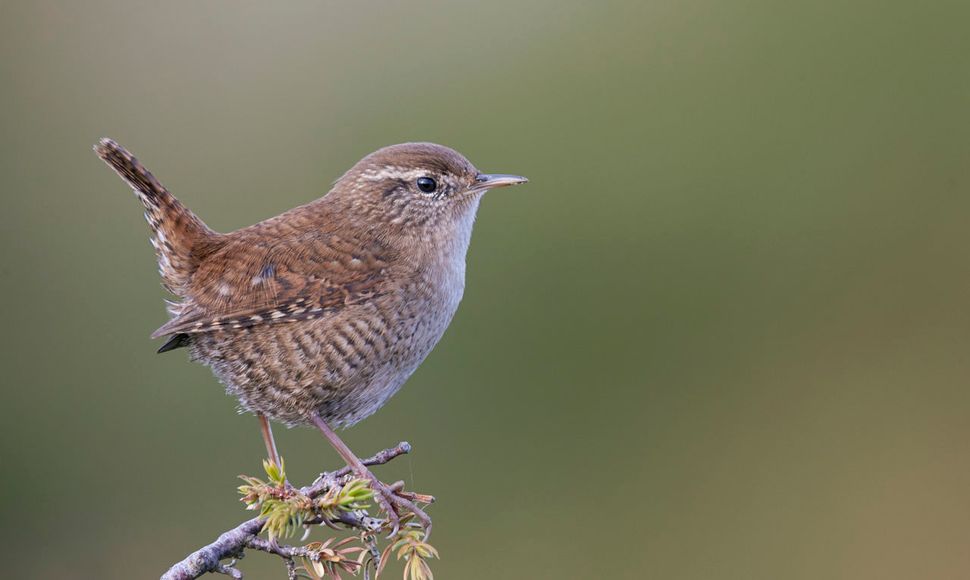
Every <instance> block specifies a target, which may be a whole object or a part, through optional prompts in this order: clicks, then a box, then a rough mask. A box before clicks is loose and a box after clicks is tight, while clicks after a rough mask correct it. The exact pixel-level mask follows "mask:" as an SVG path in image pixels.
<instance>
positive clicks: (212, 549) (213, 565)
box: [161, 441, 411, 580]
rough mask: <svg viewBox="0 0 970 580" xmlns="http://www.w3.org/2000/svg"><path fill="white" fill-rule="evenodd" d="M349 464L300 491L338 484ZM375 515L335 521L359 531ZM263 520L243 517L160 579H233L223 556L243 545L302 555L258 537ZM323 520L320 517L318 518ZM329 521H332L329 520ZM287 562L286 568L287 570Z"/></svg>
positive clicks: (406, 447) (391, 453) (387, 457)
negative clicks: (215, 575) (222, 576)
mask: <svg viewBox="0 0 970 580" xmlns="http://www.w3.org/2000/svg"><path fill="white" fill-rule="evenodd" d="M410 451H411V445H410V444H409V443H407V442H406V441H402V442H401V443H398V444H397V446H396V447H391V448H389V449H385V450H383V451H381V452H380V453H378V454H376V455H374V456H373V457H370V458H368V459H364V460H363V463H364V465H383V464H385V463H387V462H389V461H391V460H392V459H394V458H395V457H398V456H399V455H404V454H406V453H409V452H410ZM350 473H351V470H350V468H349V467H344V468H341V469H338V470H336V471H331V472H325V473H322V474H320V477H318V478H317V479H316V481H314V482H313V484H311V485H309V486H306V487H303V488H301V490H300V491H301V492H302V493H304V494H306V495H307V496H309V497H310V498H316V497H318V496H320V495H323V494H324V493H326V492H327V491H328V490H329V489H330V488H332V487H334V486H337V485H339V484H340V483H339V482H340V479H341V478H344V477H346V476H348V475H350ZM380 521H381V520H378V519H377V518H372V517H369V516H367V515H366V514H365V513H364V512H342V513H340V514H339V517H338V519H337V520H336V522H337V523H342V524H344V525H346V526H349V527H353V528H358V529H360V530H363V531H368V532H369V531H373V529H374V526H375V525H378V522H380ZM265 522H266V520H265V519H264V518H253V519H251V520H247V521H245V522H243V523H241V524H239V525H238V526H236V527H235V528H233V529H231V530H229V531H227V532H225V533H223V534H222V535H220V536H219V537H218V538H216V540H215V541H214V542H212V543H211V544H209V545H207V546H204V547H202V548H200V549H198V550H196V551H195V552H192V553H191V554H189V555H188V556H187V557H186V558H185V559H184V560H182V561H181V562H178V563H177V564H175V565H174V566H172V567H171V568H169V569H168V571H167V572H165V573H164V574H162V577H161V580H193V579H195V578H198V577H199V576H202V575H203V574H207V573H210V572H214V573H219V574H226V575H227V576H230V577H232V578H235V579H241V578H242V577H243V576H242V572H240V571H239V570H238V569H237V568H235V566H234V563H230V564H222V563H221V562H222V560H225V559H226V558H241V557H242V556H243V551H244V550H245V549H246V548H253V549H256V550H262V551H264V552H270V553H273V554H276V555H278V556H281V557H282V558H284V559H289V560H290V561H291V562H292V559H293V558H294V557H298V556H302V555H304V553H303V552H301V551H302V550H303V549H302V548H296V547H292V546H275V547H274V546H273V545H272V544H271V542H267V541H265V540H262V539H260V538H259V537H258V536H259V532H260V531H261V530H262V529H263V524H264V523H265ZM307 523H325V522H323V521H322V520H321V521H318V522H307ZM330 523H331V524H332V523H333V522H330ZM290 566H291V565H290V564H287V569H288V570H290Z"/></svg>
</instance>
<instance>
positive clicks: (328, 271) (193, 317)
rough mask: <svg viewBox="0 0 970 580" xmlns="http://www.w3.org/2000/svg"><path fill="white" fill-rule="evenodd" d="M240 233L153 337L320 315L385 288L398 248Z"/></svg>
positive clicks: (314, 235) (210, 261) (201, 271)
mask: <svg viewBox="0 0 970 580" xmlns="http://www.w3.org/2000/svg"><path fill="white" fill-rule="evenodd" d="M240 233H241V234H242V235H240V236H237V237H234V238H233V239H231V240H230V241H229V242H228V243H227V244H226V245H225V246H223V247H222V248H220V249H219V250H218V251H217V252H215V253H214V254H213V255H211V256H209V257H207V259H206V260H205V261H204V262H203V263H202V264H201V265H200V267H199V268H198V270H197V271H196V272H195V274H194V275H193V277H192V281H191V283H190V285H189V291H188V293H187V295H186V299H185V301H184V302H183V303H181V304H177V305H175V308H174V311H175V313H176V314H175V316H174V318H172V319H171V320H170V321H168V322H167V323H166V324H165V325H163V326H162V327H160V328H159V329H158V330H156V331H155V332H154V333H152V337H159V336H164V335H170V334H194V333H200V332H211V331H215V330H226V329H242V328H249V327H252V326H256V325H261V324H276V323H285V322H290V321H297V320H306V319H313V318H318V317H322V316H325V315H327V314H329V313H332V312H334V311H336V310H339V309H341V308H345V307H347V306H350V305H352V304H359V303H361V302H365V301H367V300H370V299H372V298H374V297H375V296H377V295H379V294H382V293H383V292H384V289H385V285H386V284H385V283H386V281H387V274H386V269H387V266H388V264H389V262H390V260H391V254H390V252H389V251H388V249H387V247H386V246H384V245H383V244H381V243H380V242H378V241H377V240H367V241H362V240H359V239H347V238H345V237H341V236H337V235H335V234H328V233H323V232H309V233H304V234H300V235H292V234H288V235H281V236H280V237H278V238H274V237H273V236H267V235H265V232H263V235H258V234H259V232H253V233H254V234H257V235H247V232H245V231H242V232H240Z"/></svg>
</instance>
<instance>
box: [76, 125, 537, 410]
mask: <svg viewBox="0 0 970 580" xmlns="http://www.w3.org/2000/svg"><path fill="white" fill-rule="evenodd" d="M95 149H96V151H97V153H98V155H99V156H100V157H101V158H102V159H104V160H105V161H106V162H107V163H108V164H109V165H110V166H111V167H112V168H113V169H115V171H117V172H118V173H119V174H120V175H121V176H122V177H123V178H124V179H125V180H126V181H127V182H128V183H129V185H131V187H132V188H133V189H134V190H135V192H136V194H137V195H138V197H139V198H140V199H141V201H142V202H143V204H144V205H145V207H146V217H147V219H148V221H149V224H150V225H151V228H152V232H153V236H152V244H153V246H155V249H156V253H157V256H158V263H159V270H160V272H161V275H162V279H163V283H164V285H165V287H166V288H168V289H169V290H170V291H171V292H172V293H173V294H175V295H176V297H177V298H178V301H176V302H172V303H170V308H169V311H170V313H171V315H172V318H171V320H170V321H169V322H168V323H166V324H165V325H163V326H162V327H161V328H159V329H158V330H157V331H156V332H155V333H154V334H153V336H155V337H158V336H168V337H170V340H169V342H168V343H167V344H166V345H165V346H164V347H163V348H162V350H163V351H164V350H171V349H173V348H178V347H182V346H185V347H188V348H189V349H190V351H191V354H192V357H193V358H194V359H195V360H198V361H199V362H202V363H204V364H206V365H208V366H210V367H211V368H212V369H213V371H214V372H215V374H216V376H218V377H219V379H220V380H221V381H222V382H223V383H224V384H225V385H226V387H227V390H228V391H229V393H231V394H232V395H234V396H236V397H238V399H239V401H240V403H241V405H242V407H243V408H244V409H246V410H249V411H253V412H255V413H258V414H263V415H266V416H268V417H270V418H272V419H275V420H278V421H281V422H284V423H287V424H289V425H295V424H304V423H310V422H312V421H311V418H312V417H313V416H314V415H316V416H319V417H321V418H322V419H324V421H326V422H327V423H328V424H331V425H337V426H349V425H353V424H354V423H356V422H358V421H360V420H361V419H363V418H364V417H367V416H368V415H370V414H371V413H373V412H374V411H376V410H377V409H379V408H380V407H381V406H382V405H383V404H384V403H385V402H386V401H387V400H388V398H390V397H391V396H392V395H393V394H394V393H395V392H396V391H397V390H398V388H400V387H401V385H402V384H403V383H404V382H405V381H406V380H407V378H408V377H409V376H410V375H411V374H412V373H413V372H414V370H415V369H416V368H417V366H418V365H419V364H420V363H421V361H423V360H424V358H425V357H426V356H427V355H428V353H429V352H430V351H431V349H432V348H433V347H434V345H435V344H436V343H437V342H438V340H439V339H440V338H441V335H442V334H443V333H444V331H445V329H446V328H447V326H448V324H449V322H450V321H451V318H452V315H453V314H454V313H455V310H456V309H457V307H458V303H459V301H460V300H461V296H462V291H463V288H464V275H465V253H466V250H467V248H468V243H469V239H470V236H471V231H472V222H473V221H474V217H475V212H476V210H477V208H478V204H479V201H480V199H481V196H482V194H483V193H484V192H485V191H486V190H487V189H488V188H490V187H497V186H501V185H511V184H514V183H520V182H522V181H524V179H522V178H517V177H515V176H483V175H481V174H479V172H478V171H477V170H476V169H475V167H474V166H472V164H471V163H469V162H468V161H467V160H466V159H465V158H464V157H462V156H461V155H460V154H458V153H457V152H455V151H453V150H451V149H448V148H446V147H442V146H440V145H433V144H428V143H409V144H403V145H395V146H391V147H387V148H384V149H381V150H379V151H377V152H375V153H373V154H371V155H369V156H367V157H365V158H364V159H363V160H361V161H360V162H359V163H358V164H357V165H355V166H354V167H353V168H352V169H351V170H350V171H348V172H347V173H346V174H345V175H344V176H343V177H341V178H340V179H339V180H338V181H337V182H336V184H335V185H334V187H333V189H332V190H331V191H330V193H329V194H327V195H326V196H324V197H322V198H320V199H318V200H316V201H313V202H311V203H308V204H306V205H304V206H301V207H298V208H295V209H293V210H290V211H288V212H286V213H283V214H281V215H279V216H277V217H274V218H271V219H268V220H266V221H263V222H260V223H258V224H255V225H253V226H250V227H247V228H243V229H240V230H237V231H235V232H231V233H228V234H220V233H216V232H213V231H212V230H210V229H209V228H208V227H206V226H205V224H203V223H202V221H201V220H199V219H198V218H197V217H195V215H193V214H192V213H191V212H190V211H189V210H188V209H187V208H186V207H185V206H183V205H182V204H181V203H179V202H178V200H176V199H175V198H174V197H173V196H172V195H171V194H170V193H169V192H168V191H167V190H165V188H164V187H162V186H161V184H159V182H158V181H157V180H156V179H155V178H154V177H153V176H152V175H151V174H150V173H148V172H147V171H146V170H145V169H144V168H143V167H142V166H141V165H140V164H139V163H138V161H137V160H136V159H135V158H134V157H132V156H131V155H130V154H129V153H128V152H127V151H125V150H124V149H123V148H121V147H120V146H119V145H118V144H116V143H115V142H113V141H111V140H108V139H105V140H102V141H101V142H100V143H99V144H98V145H97V146H96V147H95ZM422 178H431V179H433V180H434V181H435V185H436V188H435V190H434V191H432V192H425V191H422V190H421V189H420V187H419V186H418V185H416V183H417V180H419V179H422ZM425 183H426V182H425Z"/></svg>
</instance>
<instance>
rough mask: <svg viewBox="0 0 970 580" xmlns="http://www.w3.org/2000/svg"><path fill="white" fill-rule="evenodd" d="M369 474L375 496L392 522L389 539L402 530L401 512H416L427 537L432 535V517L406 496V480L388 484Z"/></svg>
mask: <svg viewBox="0 0 970 580" xmlns="http://www.w3.org/2000/svg"><path fill="white" fill-rule="evenodd" d="M367 475H368V477H367V479H368V480H369V481H370V486H371V489H372V490H373V491H374V498H375V499H376V500H377V504H378V505H379V506H380V508H381V510H382V511H383V512H384V513H385V514H387V520H388V522H390V523H391V533H390V534H389V535H388V536H387V537H388V539H391V538H393V537H394V536H396V535H398V533H399V532H400V531H401V512H405V513H406V512H410V513H412V514H414V517H416V518H417V519H418V520H419V521H420V522H421V526H422V527H423V528H424V535H425V538H427V537H428V536H430V535H431V517H430V516H428V514H426V513H425V512H424V510H422V509H421V508H419V507H418V506H417V505H415V504H414V502H413V501H411V500H410V499H408V498H407V497H404V493H402V491H403V488H404V482H400V481H399V482H396V483H393V484H391V485H387V484H385V483H384V482H382V481H380V480H379V479H377V477H375V476H374V475H373V474H371V473H368V474H367ZM408 495H411V494H408ZM422 497H424V496H422ZM429 497H430V496H429Z"/></svg>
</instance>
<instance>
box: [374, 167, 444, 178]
mask: <svg viewBox="0 0 970 580" xmlns="http://www.w3.org/2000/svg"><path fill="white" fill-rule="evenodd" d="M430 173H431V172H430V171H428V170H426V169H406V168H404V167H385V168H383V169H381V170H379V171H366V172H364V173H363V174H362V175H361V176H360V178H361V179H364V180H367V181H383V180H385V179H404V180H411V179H417V178H419V177H424V176H425V175H429V174H430Z"/></svg>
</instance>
